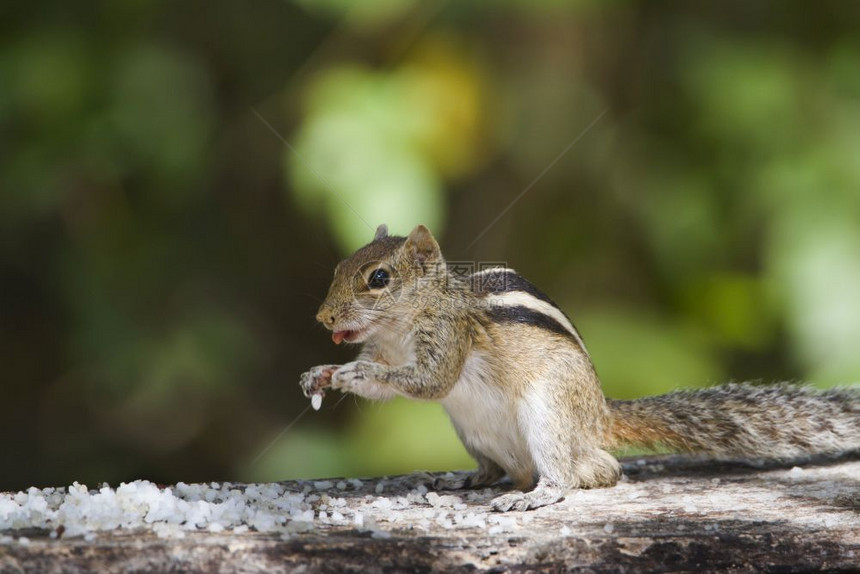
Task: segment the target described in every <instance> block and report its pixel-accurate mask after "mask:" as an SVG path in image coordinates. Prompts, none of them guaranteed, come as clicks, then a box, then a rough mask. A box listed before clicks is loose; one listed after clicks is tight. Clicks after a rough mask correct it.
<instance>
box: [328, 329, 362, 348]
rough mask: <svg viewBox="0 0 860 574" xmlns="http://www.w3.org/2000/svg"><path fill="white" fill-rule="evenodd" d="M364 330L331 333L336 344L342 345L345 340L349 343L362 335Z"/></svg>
mask: <svg viewBox="0 0 860 574" xmlns="http://www.w3.org/2000/svg"><path fill="white" fill-rule="evenodd" d="M363 333H364V331H335V332H334V333H332V334H331V340H332V341H334V344H335V345H340V344H341V343H342V342H343V341H346V342H347V343H352V342H353V341H355V340H356V339H358V338H359V337H361V335H362V334H363Z"/></svg>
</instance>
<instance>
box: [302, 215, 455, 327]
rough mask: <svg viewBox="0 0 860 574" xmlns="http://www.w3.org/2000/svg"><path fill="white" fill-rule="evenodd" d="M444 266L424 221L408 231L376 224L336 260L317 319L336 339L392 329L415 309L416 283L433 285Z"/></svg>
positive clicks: (399, 324)
mask: <svg viewBox="0 0 860 574" xmlns="http://www.w3.org/2000/svg"><path fill="white" fill-rule="evenodd" d="M440 272H441V273H444V272H445V260H444V258H443V257H442V251H441V250H440V249H439V244H438V243H437V242H436V239H435V238H434V237H433V234H432V233H430V230H429V229H427V228H426V227H425V226H423V225H419V226H417V227H415V229H413V230H412V231H411V232H410V233H409V235H408V236H406V237H400V236H396V235H388V227H387V226H385V225H380V226H379V227H378V228H377V229H376V233H375V235H374V236H373V241H371V242H370V243H368V244H367V245H365V246H364V247H362V248H361V249H359V250H358V251H356V252H355V253H353V254H352V255H350V256H349V257H347V258H346V259H344V260H343V261H341V262H340V263H338V265H337V267H336V268H335V270H334V279H333V280H332V283H331V287H329V291H328V295H327V296H326V299H325V301H324V302H323V304H322V305H321V306H320V308H319V312H318V313H317V321H319V322H320V323H322V324H323V325H324V326H325V327H326V328H327V329H330V330H331V331H332V340H333V341H334V342H335V343H340V342H342V341H346V342H347V343H361V342H364V341H366V340H367V339H368V338H369V337H371V336H372V335H373V334H374V333H377V332H378V331H379V330H380V329H388V330H396V329H400V328H402V323H403V322H404V321H409V319H410V318H411V317H412V316H413V314H414V313H415V312H417V311H418V309H417V302H418V298H416V297H415V296H414V295H415V293H416V291H417V290H418V289H419V288H425V289H433V288H434V287H435V282H434V281H432V278H433V277H436V276H438V274H439V273H440Z"/></svg>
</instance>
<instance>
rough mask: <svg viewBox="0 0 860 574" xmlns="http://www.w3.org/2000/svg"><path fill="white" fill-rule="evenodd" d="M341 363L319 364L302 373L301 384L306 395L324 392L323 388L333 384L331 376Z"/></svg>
mask: <svg viewBox="0 0 860 574" xmlns="http://www.w3.org/2000/svg"><path fill="white" fill-rule="evenodd" d="M339 368H340V365H319V366H317V367H314V368H312V369H311V370H310V371H308V372H306V373H302V376H301V378H300V379H299V385H300V386H301V387H302V392H303V393H304V394H305V396H306V397H311V396H312V395H318V394H322V393H323V389H327V388H329V387H331V386H332V384H331V383H332V380H331V377H332V375H333V374H334V372H335V371H337V370H338V369H339Z"/></svg>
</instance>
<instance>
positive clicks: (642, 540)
mask: <svg viewBox="0 0 860 574" xmlns="http://www.w3.org/2000/svg"><path fill="white" fill-rule="evenodd" d="M624 468H625V474H626V476H627V477H628V478H627V480H625V481H624V482H622V483H621V484H619V485H618V486H617V487H614V488H609V489H601V490H593V491H580V492H576V493H573V494H572V495H571V496H569V497H568V499H567V500H566V501H564V502H562V503H560V504H557V505H553V506H550V507H546V508H542V509H539V510H537V511H532V512H527V513H512V514H505V515H499V514H494V513H492V512H491V511H490V509H489V506H488V504H487V503H488V501H489V500H490V499H491V498H492V497H493V496H495V495H497V494H498V493H499V492H500V490H501V489H499V488H497V489H492V490H489V489H488V490H482V491H478V492H475V493H472V494H471V496H470V495H465V494H463V493H443V494H454V495H456V496H460V497H461V498H462V503H457V505H456V507H453V506H451V504H452V499H442V500H439V499H436V498H435V497H433V496H432V495H431V496H430V497H429V498H428V497H425V498H424V500H423V501H422V502H417V501H414V502H411V503H410V504H409V505H407V506H405V507H403V508H397V509H392V508H385V504H384V502H385V501H384V500H383V499H382V497H392V498H396V497H398V496H405V495H406V494H407V493H409V492H410V490H412V489H414V488H415V486H416V484H418V483H420V482H421V481H425V482H426V478H427V475H410V476H405V477H394V478H390V479H388V478H386V479H380V480H384V491H383V492H382V494H377V490H376V487H377V485H378V481H376V480H365V481H364V483H363V486H362V487H361V488H359V489H355V490H353V489H349V490H345V491H342V492H337V493H335V494H333V496H335V495H336V496H340V497H343V498H345V499H346V500H347V506H346V507H345V508H342V510H343V511H344V513H346V512H348V511H349V510H354V511H356V512H360V513H361V514H362V515H363V516H365V517H366V518H367V522H366V523H365V524H364V526H363V527H361V528H360V527H357V526H355V525H351V526H350V525H334V524H324V523H321V522H320V521H319V520H317V519H315V520H314V523H313V528H312V529H311V530H308V531H307V532H298V533H293V534H289V535H282V534H277V533H275V534H272V533H258V532H245V533H241V534H239V533H234V532H220V533H209V532H192V533H189V534H188V535H187V536H186V537H185V538H179V539H173V538H167V539H164V538H158V537H157V536H155V535H154V534H153V533H152V532H146V531H135V532H112V533H100V534H99V535H98V536H97V537H96V538H95V539H94V540H93V541H90V542H87V541H85V540H84V539H82V538H60V539H51V538H48V536H47V533H46V532H44V531H41V532H37V531H30V532H13V533H10V532H5V533H4V534H7V535H8V534H12V536H13V537H18V536H21V535H27V536H29V537H30V539H31V541H30V543H29V544H27V545H21V544H20V543H18V542H15V541H12V542H9V541H7V542H6V543H4V544H3V545H0V570H2V571H3V572H17V571H21V572H93V571H96V572H132V571H184V572H266V573H277V572H289V571H310V572H343V571H347V572H350V571H355V572H359V571H360V572H401V571H402V572H421V571H434V570H438V571H446V572H449V571H475V570H478V571H486V570H492V571H535V570H549V571H585V572H591V571H620V572H633V571H637V572H638V571H648V572H672V571H715V570H731V571H733V572H752V571H772V572H801V571H809V570H828V571H838V570H844V571H852V570H856V569H858V568H860V457H858V456H856V455H854V456H850V457H843V458H842V459H840V460H838V461H817V463H816V464H814V465H810V466H805V467H803V468H802V469H797V468H794V469H792V468H790V467H788V466H785V467H781V468H775V467H757V466H754V465H751V464H748V463H733V464H730V463H715V462H712V461H701V460H694V459H689V458H682V457H657V458H650V459H643V460H627V461H625V464H624ZM284 484H286V485H288V486H289V487H290V488H291V489H296V490H301V489H302V488H303V487H305V486H306V485H307V484H308V483H307V482H289V483H284ZM415 498H416V497H415V496H414V491H413V499H415ZM401 501H402V500H401ZM432 502H435V503H436V505H437V506H436V507H434V506H432V505H431V503H432ZM454 502H457V501H454ZM440 513H445V514H444V516H440ZM493 516H495V517H497V518H495V519H494V518H491V517H493ZM500 516H503V517H504V518H503V523H502V524H493V523H491V522H490V521H491V520H496V519H498V517H500ZM458 517H459V518H458ZM464 517H466V518H464ZM508 518H513V519H514V520H515V524H513V523H511V522H510V521H506V520H505V519H508ZM374 521H375V525H373V522H374ZM480 522H485V523H486V525H485V526H482V525H480V524H479V525H477V526H475V523H480ZM458 523H459V525H457V524H458ZM465 523H470V525H469V526H466V525H465ZM368 524H370V525H371V526H370V527H369V529H368Z"/></svg>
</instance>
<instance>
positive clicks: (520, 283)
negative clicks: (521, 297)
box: [471, 267, 561, 311]
mask: <svg viewBox="0 0 860 574" xmlns="http://www.w3.org/2000/svg"><path fill="white" fill-rule="evenodd" d="M471 280H472V291H474V292H475V293H476V294H478V295H489V294H490V293H505V292H508V291H522V292H523V293H528V294H529V295H531V296H532V297H535V298H536V299H540V300H541V301H546V302H547V303H549V304H550V305H552V306H553V307H555V308H556V309H558V310H559V311H561V308H560V307H559V306H558V305H556V304H555V301H553V300H552V299H550V298H549V297H548V296H547V294H546V293H544V292H543V291H541V290H540V289H538V288H537V287H535V285H534V284H533V283H531V282H529V281H527V280H526V279H523V278H522V277H521V276H520V275H517V274H516V273H515V272H513V271H511V270H509V269H504V268H503V267H500V268H499V270H498V271H487V272H485V273H484V274H483V275H478V274H477V273H476V274H474V275H472V276H471Z"/></svg>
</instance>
